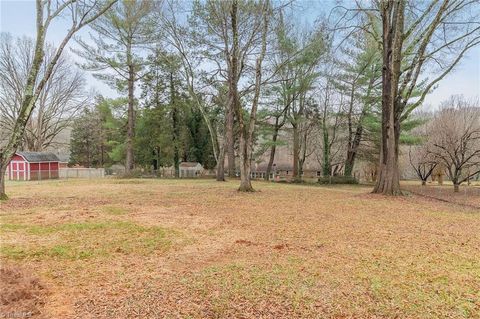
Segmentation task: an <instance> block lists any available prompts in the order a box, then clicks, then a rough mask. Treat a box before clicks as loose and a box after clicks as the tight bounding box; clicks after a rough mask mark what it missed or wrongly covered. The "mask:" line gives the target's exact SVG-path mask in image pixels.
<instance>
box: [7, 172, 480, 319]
mask: <svg viewBox="0 0 480 319" xmlns="http://www.w3.org/2000/svg"><path fill="white" fill-rule="evenodd" d="M237 184H238V183H237V182H227V183H218V182H215V181H210V180H147V179H143V180H140V179H136V180H121V179H104V180H90V181H89V180H68V181H44V182H41V183H37V182H25V183H11V184H8V185H7V187H8V191H9V194H10V197H11V199H10V200H9V201H8V202H6V203H2V204H0V213H1V216H0V217H1V224H0V236H1V247H0V254H1V260H2V267H3V268H2V272H1V274H0V275H1V276H2V277H5V278H10V279H8V280H6V281H3V283H4V285H5V286H4V289H2V296H1V301H2V302H1V305H0V306H1V308H0V314H5V313H12V312H15V313H17V314H18V313H22V312H31V313H32V314H33V317H39V318H41V317H44V318H480V209H477V208H475V207H474V206H472V205H459V204H458V203H457V204H455V203H447V202H445V201H440V200H436V199H434V198H431V197H424V196H421V195H416V194H410V195H407V196H403V197H399V198H390V197H384V196H379V195H372V194H370V193H369V192H370V188H369V187H365V186H336V187H323V186H322V187H320V186H318V187H315V186H300V185H286V184H273V183H263V182H257V183H255V184H254V187H255V188H256V189H258V190H259V191H258V192H256V193H251V194H250V193H249V194H243V193H238V192H237V191H236V187H237ZM472 196H477V195H476V194H475V193H472ZM471 202H472V203H477V202H479V201H478V198H476V199H475V198H474V199H472V201H471ZM460 204H461V203H460ZM12 278H13V279H12ZM7 281H8V283H7ZM7 284H8V285H9V286H7ZM5 287H7V288H8V289H6V288H5ZM16 288H18V291H17V292H15V294H14V293H10V294H9V291H10V292H11V291H13V290H15V289H16ZM22 289H23V290H22ZM29 315H30V314H29Z"/></svg>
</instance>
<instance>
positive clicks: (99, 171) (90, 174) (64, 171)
mask: <svg viewBox="0 0 480 319" xmlns="http://www.w3.org/2000/svg"><path fill="white" fill-rule="evenodd" d="M58 173H59V174H58V175H59V177H60V178H101V177H105V169H104V168H60V170H59V172H58Z"/></svg>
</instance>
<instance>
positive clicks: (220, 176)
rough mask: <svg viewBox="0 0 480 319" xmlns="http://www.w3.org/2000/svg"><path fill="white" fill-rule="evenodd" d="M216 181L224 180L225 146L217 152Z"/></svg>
mask: <svg viewBox="0 0 480 319" xmlns="http://www.w3.org/2000/svg"><path fill="white" fill-rule="evenodd" d="M216 177H217V181H218V182H224V181H225V148H223V149H220V150H219V152H218V161H217V173H216Z"/></svg>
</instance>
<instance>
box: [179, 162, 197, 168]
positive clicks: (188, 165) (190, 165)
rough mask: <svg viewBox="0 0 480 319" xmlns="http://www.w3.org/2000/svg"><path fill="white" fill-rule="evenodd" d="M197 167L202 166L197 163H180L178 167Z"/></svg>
mask: <svg viewBox="0 0 480 319" xmlns="http://www.w3.org/2000/svg"><path fill="white" fill-rule="evenodd" d="M198 165H200V166H202V165H201V164H200V163H198V162H181V163H180V167H197V166H198Z"/></svg>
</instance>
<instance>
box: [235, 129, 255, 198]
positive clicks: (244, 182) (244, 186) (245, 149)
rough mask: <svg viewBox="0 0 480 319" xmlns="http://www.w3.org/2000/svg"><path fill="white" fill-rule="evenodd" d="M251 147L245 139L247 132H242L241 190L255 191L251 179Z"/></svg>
mask: <svg viewBox="0 0 480 319" xmlns="http://www.w3.org/2000/svg"><path fill="white" fill-rule="evenodd" d="M250 154H251V152H250V147H249V146H248V142H247V140H246V139H245V134H243V132H241V133H240V187H239V188H238V190H239V191H241V192H254V191H255V190H254V189H253V186H252V182H251V180H250V173H251V163H250Z"/></svg>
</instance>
